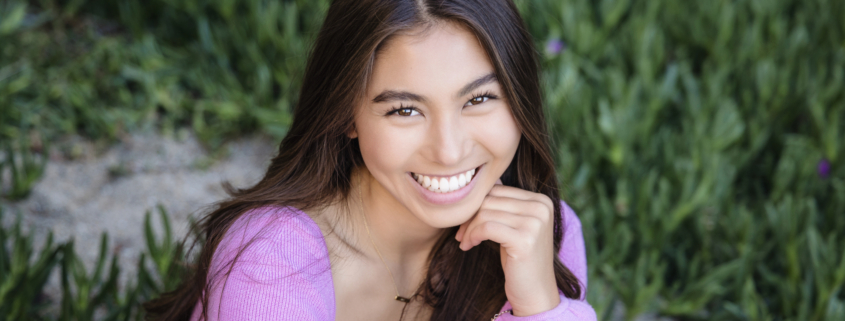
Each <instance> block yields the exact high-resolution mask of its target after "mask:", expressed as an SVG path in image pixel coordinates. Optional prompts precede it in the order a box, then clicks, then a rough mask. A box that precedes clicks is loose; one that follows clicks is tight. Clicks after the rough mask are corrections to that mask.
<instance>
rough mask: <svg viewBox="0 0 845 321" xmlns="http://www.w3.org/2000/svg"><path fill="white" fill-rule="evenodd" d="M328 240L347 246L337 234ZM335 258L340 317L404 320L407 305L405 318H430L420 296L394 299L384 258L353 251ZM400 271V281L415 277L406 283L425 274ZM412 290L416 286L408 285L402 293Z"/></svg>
mask: <svg viewBox="0 0 845 321" xmlns="http://www.w3.org/2000/svg"><path fill="white" fill-rule="evenodd" d="M326 243H327V245H328V246H329V248H330V249H331V248H334V249H338V248H342V247H343V246H342V245H339V244H337V243H338V241H337V239H336V238H333V237H328V238H327V239H326ZM344 252H345V251H344ZM331 261H332V282H333V284H334V292H335V301H336V311H337V312H336V320H344V321H345V320H350V321H355V320H361V321H365V320H377V321H396V320H400V317H401V316H402V310H403V309H405V310H406V311H405V316H404V318H403V319H402V320H429V319H430V315H431V311H430V309H429V308H426V307H425V306H424V304H422V303H421V302H419V301H418V300H412V301H411V302H409V303H403V302H399V301H396V300H394V297H395V296H396V290H395V289H394V287H393V283H392V281H391V278H390V276H389V275H388V273H387V271H386V270H385V267H384V265H383V264H382V262H381V261H378V260H375V261H374V260H367V259H366V258H363V257H361V256H360V255H356V254H351V253H347V254H345V255H342V256H340V255H331ZM397 272H400V271H394V272H393V273H394V276H395V277H396V278H397V282H402V281H400V280H406V279H407V280H411V279H414V280H413V281H411V282H408V283H404V282H403V283H402V284H418V283H419V282H420V281H421V278H422V274H421V273H416V274H417V276H411V275H407V277H408V278H406V275H405V274H404V273H401V272H400V273H397ZM409 274H410V273H409ZM411 292H413V291H412V289H410V288H408V287H406V289H405V292H403V293H402V294H403V295H406V296H410V293H411ZM406 305H407V307H406Z"/></svg>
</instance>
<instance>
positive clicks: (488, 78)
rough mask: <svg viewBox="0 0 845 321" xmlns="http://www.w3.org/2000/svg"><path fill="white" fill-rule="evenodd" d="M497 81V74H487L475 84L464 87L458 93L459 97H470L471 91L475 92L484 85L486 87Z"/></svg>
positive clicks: (474, 82)
mask: <svg viewBox="0 0 845 321" xmlns="http://www.w3.org/2000/svg"><path fill="white" fill-rule="evenodd" d="M496 80H497V78H496V74H495V73H492V72H491V73H489V74H486V75H484V76H482V77H481V78H478V79H476V80H474V81H473V82H471V83H469V84H467V85H466V86H464V88H461V91H460V93H458V97H463V96H466V95H469V93H470V92H471V91H473V90H475V89H476V88H478V87H481V86H482V85H486V84H488V83H491V82H494V81H496Z"/></svg>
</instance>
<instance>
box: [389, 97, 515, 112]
mask: <svg viewBox="0 0 845 321" xmlns="http://www.w3.org/2000/svg"><path fill="white" fill-rule="evenodd" d="M479 97H487V100H491V99H498V98H499V96H496V95H494V94H492V93H491V92H489V91H485V92H482V93H480V94H473V95H472V98H470V99H469V100H467V102H469V101H471V100H473V99H476V98H479ZM403 109H411V110H415V111H417V112H420V109H419V108H417V107H414V106H413V105H409V106H405V105H404V104H401V103H400V104H399V107H394V108H393V109H391V110H390V111H388V112H387V114H385V116H392V115H395V114H396V113H398V112H399V111H400V110H403Z"/></svg>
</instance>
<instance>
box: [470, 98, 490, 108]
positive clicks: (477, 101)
mask: <svg viewBox="0 0 845 321" xmlns="http://www.w3.org/2000/svg"><path fill="white" fill-rule="evenodd" d="M488 99H490V98H489V97H487V96H478V97H475V98H473V99H470V100H469V101H468V102H467V103H466V104H464V106H472V105H478V104H480V103H483V102H485V101H487V100H488Z"/></svg>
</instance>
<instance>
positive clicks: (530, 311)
mask: <svg viewBox="0 0 845 321" xmlns="http://www.w3.org/2000/svg"><path fill="white" fill-rule="evenodd" d="M543 293H545V294H544V295H541V296H537V297H535V298H532V300H530V302H525V303H519V302H513V301H511V307H512V310H513V311H512V312H511V314H513V315H514V316H518V317H526V316H531V315H535V314H540V313H543V312H546V311H549V310H552V309H554V308H555V307H557V306H558V305H560V293H559V292H558V291H557V289H556V288H555V289H554V291H543Z"/></svg>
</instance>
